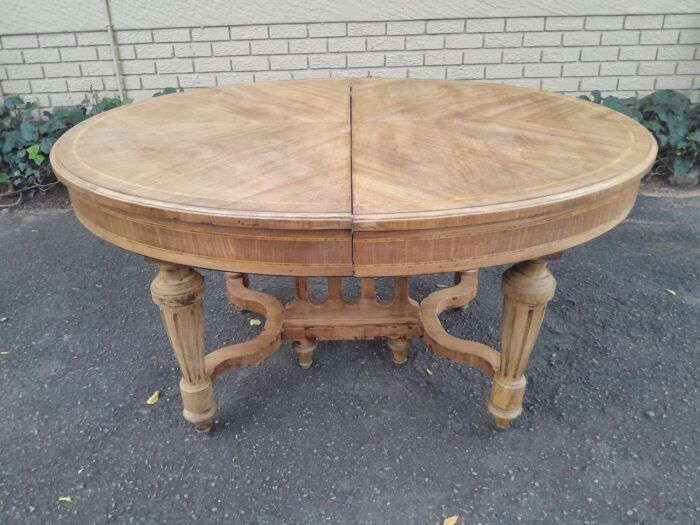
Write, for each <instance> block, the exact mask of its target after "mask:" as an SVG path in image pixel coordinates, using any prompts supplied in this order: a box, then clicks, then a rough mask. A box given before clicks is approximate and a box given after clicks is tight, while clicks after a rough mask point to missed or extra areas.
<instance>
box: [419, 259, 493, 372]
mask: <svg viewBox="0 0 700 525" xmlns="http://www.w3.org/2000/svg"><path fill="white" fill-rule="evenodd" d="M455 277H456V280H457V283H456V284H455V286H453V287H451V288H445V289H444V290H438V291H437V292H433V293H431V294H430V295H429V296H428V297H426V298H425V299H423V301H421V303H420V320H421V324H422V325H423V342H424V343H425V345H426V346H427V347H429V348H430V349H431V350H432V351H433V352H435V353H436V354H438V355H439V356H442V357H444V358H446V359H449V360H451V361H455V362H457V363H461V364H464V365H468V366H473V367H476V368H478V369H479V370H481V371H482V372H484V373H485V374H486V375H487V376H488V377H489V378H493V375H494V374H495V372H496V371H497V370H498V368H499V366H500V361H501V358H500V354H499V353H498V352H497V351H496V350H494V349H493V348H491V347H490V346H487V345H484V344H481V343H477V342H474V341H465V340H464V339H459V338H458V337H455V336H453V335H450V334H448V333H447V332H446V331H445V329H444V328H443V326H442V323H440V319H439V316H440V314H441V313H442V312H444V311H445V310H449V309H451V308H460V307H462V306H465V305H467V304H469V303H470V302H471V300H472V299H474V297H475V296H476V290H477V279H478V272H477V270H470V271H466V272H457V273H456V274H455Z"/></svg>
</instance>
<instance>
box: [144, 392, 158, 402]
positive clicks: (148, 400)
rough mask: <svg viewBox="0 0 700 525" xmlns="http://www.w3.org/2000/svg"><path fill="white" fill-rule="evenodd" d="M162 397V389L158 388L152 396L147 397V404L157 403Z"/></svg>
mask: <svg viewBox="0 0 700 525" xmlns="http://www.w3.org/2000/svg"><path fill="white" fill-rule="evenodd" d="M159 399H160V390H156V391H155V392H153V393H152V394H151V397H149V398H148V399H146V404H148V405H155V404H156V403H157V402H158V400H159Z"/></svg>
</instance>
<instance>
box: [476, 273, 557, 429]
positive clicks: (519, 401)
mask: <svg viewBox="0 0 700 525" xmlns="http://www.w3.org/2000/svg"><path fill="white" fill-rule="evenodd" d="M547 262H548V261H547V260H546V259H536V260H532V261H525V262H521V263H518V264H516V265H514V266H512V267H511V268H509V269H508V270H506V272H505V273H504V274H503V281H502V289H503V296H504V298H503V313H502V318H501V359H500V367H499V369H498V370H497V371H496V373H495V374H494V377H493V386H492V390H491V399H490V401H489V403H488V409H489V412H491V414H492V415H493V416H494V419H495V420H496V425H498V426H499V427H507V426H508V425H509V424H510V422H511V421H512V420H513V419H515V418H516V417H518V416H519V415H520V413H521V412H522V405H523V396H524V394H525V384H526V380H525V376H524V372H525V368H526V367H527V362H528V359H529V358H530V352H531V351H532V348H533V346H534V345H535V340H536V339H537V336H538V334H539V331H540V327H541V326H542V320H543V318H544V313H545V309H546V308H547V303H548V302H549V301H550V300H551V299H552V297H554V290H555V288H556V281H555V279H554V276H553V275H552V274H551V273H550V272H549V270H548V269H547Z"/></svg>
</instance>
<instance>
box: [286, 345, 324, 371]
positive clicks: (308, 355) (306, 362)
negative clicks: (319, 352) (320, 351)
mask: <svg viewBox="0 0 700 525" xmlns="http://www.w3.org/2000/svg"><path fill="white" fill-rule="evenodd" d="M317 346H318V343H317V342H316V341H312V340H311V339H300V340H299V341H294V342H293V343H292V348H293V349H294V351H295V352H296V353H297V359H298V361H299V366H300V367H302V368H303V369H305V370H306V369H308V368H311V365H313V364H314V350H316V347H317Z"/></svg>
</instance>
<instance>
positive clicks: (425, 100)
mask: <svg viewBox="0 0 700 525" xmlns="http://www.w3.org/2000/svg"><path fill="white" fill-rule="evenodd" d="M655 156H656V142H655V141H654V139H653V137H652V136H651V135H650V134H649V133H648V132H647V131H646V130H645V129H644V128H643V127H642V126H640V125H638V124H637V123H635V122H634V121H632V120H630V119H628V118H627V117H624V116H622V115H620V114H618V113H615V112H613V111H610V110H608V109H607V108H604V107H601V106H598V105H594V104H592V103H589V102H585V101H581V100H577V99H573V98H569V97H564V96H560V95H555V94H551V93H545V92H540V91H534V90H528V89H523V88H516V87H511V86H503V85H490V84H481V83H472V82H458V81H420V80H378V79H363V80H353V81H352V83H351V82H350V81H348V80H309V81H293V82H274V83H264V84H252V85H235V86H227V87H221V88H213V89H204V90H197V91H191V92H187V93H181V94H175V95H168V96H163V97H158V98H155V99H152V100H148V101H145V102H141V103H137V104H132V105H129V106H124V107H122V108H119V109H116V110H112V111H109V112H107V113H104V114H101V115H98V116H96V117H93V118H91V119H89V120H87V121H85V122H84V123H82V124H80V125H78V126H76V127H75V128H73V129H72V130H70V131H69V132H68V133H66V134H65V135H64V136H63V137H61V139H60V140H59V141H58V142H57V143H56V145H55V146H54V148H53V150H52V152H51V163H52V165H53V167H54V170H55V171H56V173H57V175H58V177H59V179H60V180H61V181H63V182H64V183H65V184H66V185H67V186H68V188H69V191H70V194H71V199H72V202H73V205H74V208H75V210H76V213H77V215H78V217H79V218H80V219H81V221H83V223H84V224H85V225H86V226H87V227H88V228H90V229H91V230H92V231H93V232H94V233H96V234H97V235H99V236H101V237H103V238H105V239H106V240H108V241H110V242H113V243H115V244H117V245H119V246H122V247H124V248H126V249H129V250H132V251H135V252H137V253H141V254H144V255H148V256H151V257H155V258H161V259H165V260H169V261H172V262H178V263H182V264H190V265H193V266H202V267H208V268H214V269H221V270H231V271H245V272H252V273H271V274H289V275H352V274H355V275H360V276H369V275H399V274H414V273H431V272H434V271H453V270H458V269H459V270H461V269H467V268H477V267H482V266H490V265H494V264H502V263H506V262H515V261H517V260H523V259H526V258H531V257H535V256H542V255H545V254H547V253H552V252H556V251H560V250H562V249H565V248H568V247H570V246H573V245H576V244H580V243H581V242H585V241H587V240H589V239H590V238H593V237H595V236H596V235H599V234H600V233H602V232H604V231H606V230H608V229H610V228H611V227H613V226H614V225H615V224H617V223H618V222H619V221H620V220H622V219H623V218H624V217H625V216H626V214H627V213H628V212H629V209H631V206H632V205H633V203H634V198H635V196H636V191H637V187H638V184H639V181H640V179H641V177H642V176H643V175H644V174H645V173H646V172H647V171H648V170H649V169H650V167H651V165H652V164H653V161H654V158H655Z"/></svg>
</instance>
